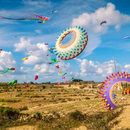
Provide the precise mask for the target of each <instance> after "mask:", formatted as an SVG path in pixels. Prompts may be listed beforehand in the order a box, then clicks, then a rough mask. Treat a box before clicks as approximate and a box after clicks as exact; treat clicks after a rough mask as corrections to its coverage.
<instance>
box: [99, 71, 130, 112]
mask: <svg viewBox="0 0 130 130" xmlns="http://www.w3.org/2000/svg"><path fill="white" fill-rule="evenodd" d="M106 78H107V80H105V82H103V86H102V87H101V91H100V92H99V93H100V94H101V98H102V100H103V103H104V104H105V107H106V108H107V109H108V110H114V109H116V108H118V106H120V104H121V103H122V101H121V100H122V98H121V96H126V97H127V96H128V95H127V94H130V74H128V73H126V74H125V72H124V73H122V72H121V73H120V74H119V72H118V73H115V75H114V74H112V76H109V78H108V77H106ZM115 90H118V92H117V93H116V92H115ZM127 91H129V92H128V93H127ZM117 95H118V97H116V96H117ZM118 98H119V100H118ZM117 101H119V102H117Z"/></svg>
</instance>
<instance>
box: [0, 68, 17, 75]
mask: <svg viewBox="0 0 130 130" xmlns="http://www.w3.org/2000/svg"><path fill="white" fill-rule="evenodd" d="M9 70H15V68H7V70H6V71H5V72H3V73H0V74H5V73H7V72H8V71H9Z"/></svg>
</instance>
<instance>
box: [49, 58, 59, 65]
mask: <svg viewBox="0 0 130 130" xmlns="http://www.w3.org/2000/svg"><path fill="white" fill-rule="evenodd" d="M51 60H52V62H49V63H48V64H53V63H54V62H60V60H56V58H54V59H51Z"/></svg>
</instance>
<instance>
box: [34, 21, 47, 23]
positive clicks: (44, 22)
mask: <svg viewBox="0 0 130 130" xmlns="http://www.w3.org/2000/svg"><path fill="white" fill-rule="evenodd" d="M36 22H37V23H45V21H42V20H39V21H36Z"/></svg>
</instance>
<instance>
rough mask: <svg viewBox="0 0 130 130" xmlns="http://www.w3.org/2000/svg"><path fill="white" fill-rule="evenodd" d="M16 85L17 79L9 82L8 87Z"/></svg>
mask: <svg viewBox="0 0 130 130" xmlns="http://www.w3.org/2000/svg"><path fill="white" fill-rule="evenodd" d="M16 83H17V79H15V80H13V81H12V82H9V83H8V85H11V86H13V85H15V84H16Z"/></svg>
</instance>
